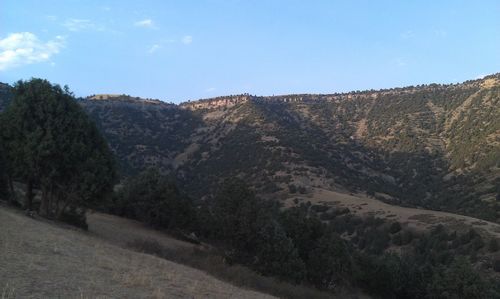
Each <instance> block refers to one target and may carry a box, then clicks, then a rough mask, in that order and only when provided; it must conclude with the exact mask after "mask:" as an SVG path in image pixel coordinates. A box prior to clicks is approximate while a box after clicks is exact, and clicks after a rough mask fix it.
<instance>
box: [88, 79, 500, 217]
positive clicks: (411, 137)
mask: <svg viewBox="0 0 500 299" xmlns="http://www.w3.org/2000/svg"><path fill="white" fill-rule="evenodd" d="M81 105H82V106H83V107H84V109H85V110H86V111H87V112H88V113H89V115H90V116H91V117H92V118H93V119H94V120H95V121H96V123H97V124H98V126H99V128H100V129H101V131H102V132H103V133H104V135H105V136H106V138H107V139H108V141H109V142H110V145H111V147H112V148H113V150H114V152H115V153H116V155H117V157H118V159H119V161H120V164H121V167H122V172H123V174H124V175H129V174H133V173H136V172H137V171H139V170H141V169H144V168H146V167H149V166H158V167H160V168H161V169H162V170H163V171H164V172H167V173H171V174H172V175H174V176H176V177H177V179H178V180H179V182H180V183H181V185H182V186H183V187H184V189H185V190H186V191H187V192H189V193H190V194H192V195H194V196H198V197H201V196H204V195H207V194H210V193H211V192H212V191H213V190H214V188H216V186H217V185H218V183H219V182H220V181H221V180H223V179H224V178H227V177H234V176H237V177H240V178H242V179H244V180H246V181H247V182H248V183H249V184H250V185H251V186H252V187H253V188H255V190H256V191H257V192H258V193H259V194H261V195H262V196H268V197H275V198H285V197H289V196H290V195H291V194H293V193H296V192H297V193H307V192H309V191H310V190H312V188H315V187H319V188H325V189H331V190H348V191H350V192H367V193H368V194H370V195H372V196H375V197H377V198H379V199H382V200H384V201H386V202H390V203H393V204H398V205H403V206H412V207H425V208H430V209H437V210H446V211H451V212H456V213H462V214H467V215H472V216H476V217H479V218H483V219H488V220H493V221H497V222H499V221H500V195H499V194H500V74H496V75H491V76H487V77H485V78H483V79H480V80H471V81H467V82H464V83H461V84H451V85H438V84H430V85H420V86H410V87H405V88H393V89H386V90H379V91H374V90H371V91H362V92H352V93H343V94H330V95H312V94H303V95H286V96H273V97H258V96H251V95H238V96H227V97H219V98H214V99H207V100H200V101H194V102H186V103H182V104H180V105H174V104H167V103H163V102H160V101H155V100H144V99H139V98H132V97H129V96H116V95H107V96H103V95H101V96H92V97H89V98H86V99H84V100H82V101H81Z"/></svg>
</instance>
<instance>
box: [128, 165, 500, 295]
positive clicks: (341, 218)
mask: <svg viewBox="0 0 500 299" xmlns="http://www.w3.org/2000/svg"><path fill="white" fill-rule="evenodd" d="M148 173H150V171H148V172H146V173H144V174H141V175H140V176H139V177H138V178H137V179H138V180H142V179H143V178H145V177H147V176H148ZM162 185H163V184H159V185H157V186H153V185H147V186H146V185H142V184H137V185H136V186H135V188H134V190H131V192H132V193H135V194H140V193H141V190H142V191H143V192H149V190H155V189H157V188H161V186H162ZM137 188H138V189H137ZM143 188H145V189H143ZM122 196H123V195H122ZM176 197H177V196H173V198H176ZM148 198H149V197H148ZM156 198H157V199H156V200H155V199H152V198H151V201H152V202H157V201H158V200H160V198H161V195H159V194H158V195H157V196H156ZM137 200H140V199H139V197H137ZM186 203H187V202H186ZM178 208H181V205H178V206H176V207H172V210H171V214H170V216H166V218H165V223H167V224H166V226H164V227H169V226H170V224H169V223H170V221H169V219H171V220H175V222H176V223H185V224H184V225H182V224H180V225H179V226H177V227H176V228H178V229H179V228H180V229H189V230H194V231H195V232H196V233H197V234H198V235H199V236H200V237H201V239H202V240H203V241H204V242H209V243H211V244H216V246H215V248H217V250H216V251H215V252H212V253H210V254H209V255H208V256H205V257H204V258H203V257H202V256H200V255H203V254H202V253H195V252H194V253H193V254H191V255H189V259H190V260H189V261H184V262H185V263H187V264H189V265H192V266H195V267H201V268H203V269H204V270H207V271H209V272H213V271H215V272H220V271H217V269H214V268H213V267H215V268H217V267H221V266H223V265H220V262H214V263H215V264H213V265H212V267H211V266H207V265H205V266H203V264H204V263H203V262H202V261H203V260H205V259H207V258H209V257H210V258H211V259H213V260H214V261H217V260H219V259H218V258H216V257H217V256H219V257H220V259H221V260H225V263H229V264H233V263H236V264H243V265H245V266H248V267H250V268H251V269H253V270H255V271H256V272H257V273H259V274H261V275H264V276H273V277H278V278H280V279H281V280H284V281H288V282H291V283H294V284H302V285H305V286H314V287H316V288H318V289H320V290H323V291H334V292H346V291H347V290H352V289H356V288H361V289H363V290H364V291H365V292H367V293H370V294H372V295H375V296H377V297H381V298H498V296H500V289H499V285H498V284H497V283H496V282H495V280H494V279H493V278H492V276H488V275H485V274H484V273H482V271H478V270H477V269H476V268H475V267H476V266H475V265H474V264H473V263H474V262H476V261H477V260H478V257H479V256H480V254H481V256H482V252H484V251H486V250H491V248H490V249H488V248H486V245H485V240H483V237H481V235H479V234H478V233H476V232H475V231H473V230H470V231H468V232H464V233H457V232H456V231H449V230H447V229H446V228H445V227H443V226H437V227H435V228H434V229H433V230H432V231H430V232H429V233H417V232H414V231H412V230H408V229H405V228H402V227H401V226H400V225H399V224H398V223H396V222H392V223H389V222H386V221H384V220H381V219H378V218H367V219H364V218H360V217H357V216H354V215H352V214H350V213H344V212H342V211H339V212H338V213H334V215H333V216H330V220H329V221H328V222H322V221H320V220H319V218H318V217H316V216H317V214H315V213H316V212H315V210H318V208H316V209H315V208H314V206H311V205H307V204H301V205H299V206H296V207H292V208H289V209H286V210H282V209H280V208H279V207H278V206H277V202H276V201H273V200H264V199H261V198H259V197H257V196H255V194H254V193H253V192H252V191H250V190H249V189H248V188H247V187H246V185H245V184H244V183H243V182H242V181H240V180H230V181H226V182H224V183H222V184H221V185H220V188H219V190H218V191H217V192H216V195H215V196H214V197H213V198H212V199H210V200H207V201H204V202H203V203H200V204H199V209H198V210H197V212H196V213H193V214H192V213H185V211H184V209H182V208H181V210H180V211H179V212H180V214H182V215H183V217H187V218H186V219H185V221H180V219H179V217H180V216H179V215H177V214H176V213H175V212H176V211H177V210H176V209H178ZM172 212H173V213H172ZM152 217H156V216H155V215H153V216H152ZM193 224H194V225H193ZM341 235H342V236H344V238H342V237H341ZM133 246H134V247H135V248H137V249H138V250H140V251H144V252H148V253H151V254H155V255H158V256H160V257H164V258H167V259H173V260H178V259H180V258H181V257H182V256H185V254H184V255H182V254H181V255H180V256H178V255H176V256H177V257H173V256H172V255H173V253H171V252H168V251H167V250H166V249H164V248H161V246H159V245H158V244H149V243H147V242H138V243H137V244H133ZM389 247H393V248H398V251H399V252H400V253H399V254H396V253H389V252H388V251H387V250H388V248H389ZM490 247H491V246H490ZM496 250H498V249H496ZM205 254H207V253H205ZM191 259H192V260H191ZM200 264H201V265H200ZM207 267H208V268H207ZM493 267H494V265H493ZM289 297H295V296H289Z"/></svg>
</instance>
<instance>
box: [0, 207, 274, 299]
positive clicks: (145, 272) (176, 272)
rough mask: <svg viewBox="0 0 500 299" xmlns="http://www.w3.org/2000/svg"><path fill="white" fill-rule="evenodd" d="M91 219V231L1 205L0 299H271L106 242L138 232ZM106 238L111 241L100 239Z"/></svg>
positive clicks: (133, 226)
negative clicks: (52, 221)
mask: <svg viewBox="0 0 500 299" xmlns="http://www.w3.org/2000/svg"><path fill="white" fill-rule="evenodd" d="M90 218H91V221H90V222H91V226H90V227H91V230H93V229H97V231H96V232H95V233H94V232H92V231H91V232H90V233H86V232H83V231H80V230H77V229H74V228H71V227H67V226H63V225H60V224H54V223H51V222H47V221H43V220H36V219H32V218H28V217H26V216H25V215H24V214H22V213H20V212H18V211H15V210H11V209H9V208H5V207H3V206H0V294H2V293H6V294H12V295H13V296H12V297H8V296H7V297H8V298H271V296H268V295H265V294H262V293H257V292H254V291H249V290H244V289H241V288H238V287H235V286H233V285H230V284H228V283H225V282H222V281H220V280H218V279H216V278H214V277H212V276H210V275H208V274H206V273H204V272H202V271H199V270H196V269H193V268H189V267H186V266H183V265H180V264H176V263H173V262H169V261H167V260H163V259H160V258H156V257H154V256H151V255H146V254H141V253H136V252H133V251H130V250H126V249H124V248H121V247H120V246H115V245H113V244H112V243H113V242H116V243H117V244H123V242H127V240H129V239H131V238H135V237H137V236H138V235H141V234H142V233H143V231H142V230H143V229H144V228H143V227H141V225H139V224H137V223H134V222H127V221H120V218H117V217H113V216H107V215H102V214H94V215H92V216H91V217H90ZM99 227H100V228H99ZM104 227H106V229H104ZM126 231H130V234H126V233H125V232H126ZM147 233H148V234H149V235H148V234H146V236H151V234H153V235H155V234H156V233H157V232H154V231H153V232H151V231H150V230H149V231H147ZM112 235H114V236H113V238H111V241H110V242H104V241H102V240H101V239H100V237H104V236H112ZM168 239H169V238H168V237H163V239H161V242H162V243H165V244H166V243H169V244H170V245H169V246H190V245H186V244H184V245H183V244H182V242H180V241H176V240H173V241H172V240H171V241H168ZM177 242H179V243H177Z"/></svg>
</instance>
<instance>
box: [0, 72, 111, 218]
mask: <svg viewBox="0 0 500 299" xmlns="http://www.w3.org/2000/svg"><path fill="white" fill-rule="evenodd" d="M13 92H14V98H13V101H12V103H11V104H10V106H9V107H8V108H7V110H6V112H5V115H4V120H5V126H6V128H5V130H4V134H3V135H4V138H5V143H6V147H7V152H8V153H7V155H8V158H9V161H11V163H12V165H11V166H12V167H11V169H12V175H13V176H14V177H15V178H16V179H17V180H19V181H21V182H23V183H25V184H26V196H25V203H24V205H25V208H26V209H32V208H33V197H34V188H35V187H38V188H40V190H41V191H42V200H41V205H40V209H39V212H40V213H41V214H44V215H47V216H52V215H56V216H57V217H61V216H62V214H64V213H65V212H67V211H79V212H80V213H82V212H83V210H82V208H85V207H88V206H92V205H93V204H95V203H96V202H98V201H99V200H101V199H102V198H103V196H104V195H105V194H106V193H107V192H108V191H110V190H111V187H112V185H113V181H114V178H115V168H114V161H113V156H112V154H111V151H110V150H109V148H108V146H107V144H106V142H105V141H104V139H103V138H102V137H101V135H100V134H99V132H98V131H97V128H96V127H95V125H94V124H93V123H92V122H91V120H90V119H89V118H88V117H87V115H86V114H85V113H84V112H83V110H82V109H81V108H80V106H79V105H78V104H77V102H76V101H75V98H74V96H73V94H72V93H71V92H70V91H69V89H68V88H67V87H64V88H61V87H60V86H59V85H52V84H51V83H50V82H48V81H47V80H42V79H31V80H29V81H18V82H17V83H16V84H15V85H14V88H13Z"/></svg>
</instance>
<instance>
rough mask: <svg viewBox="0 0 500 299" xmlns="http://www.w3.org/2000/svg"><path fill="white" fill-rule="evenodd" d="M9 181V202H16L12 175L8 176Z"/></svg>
mask: <svg viewBox="0 0 500 299" xmlns="http://www.w3.org/2000/svg"><path fill="white" fill-rule="evenodd" d="M8 182H9V202H10V203H11V204H12V203H14V200H15V198H16V194H15V193H14V183H13V182H12V177H11V176H10V175H9V177H8Z"/></svg>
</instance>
